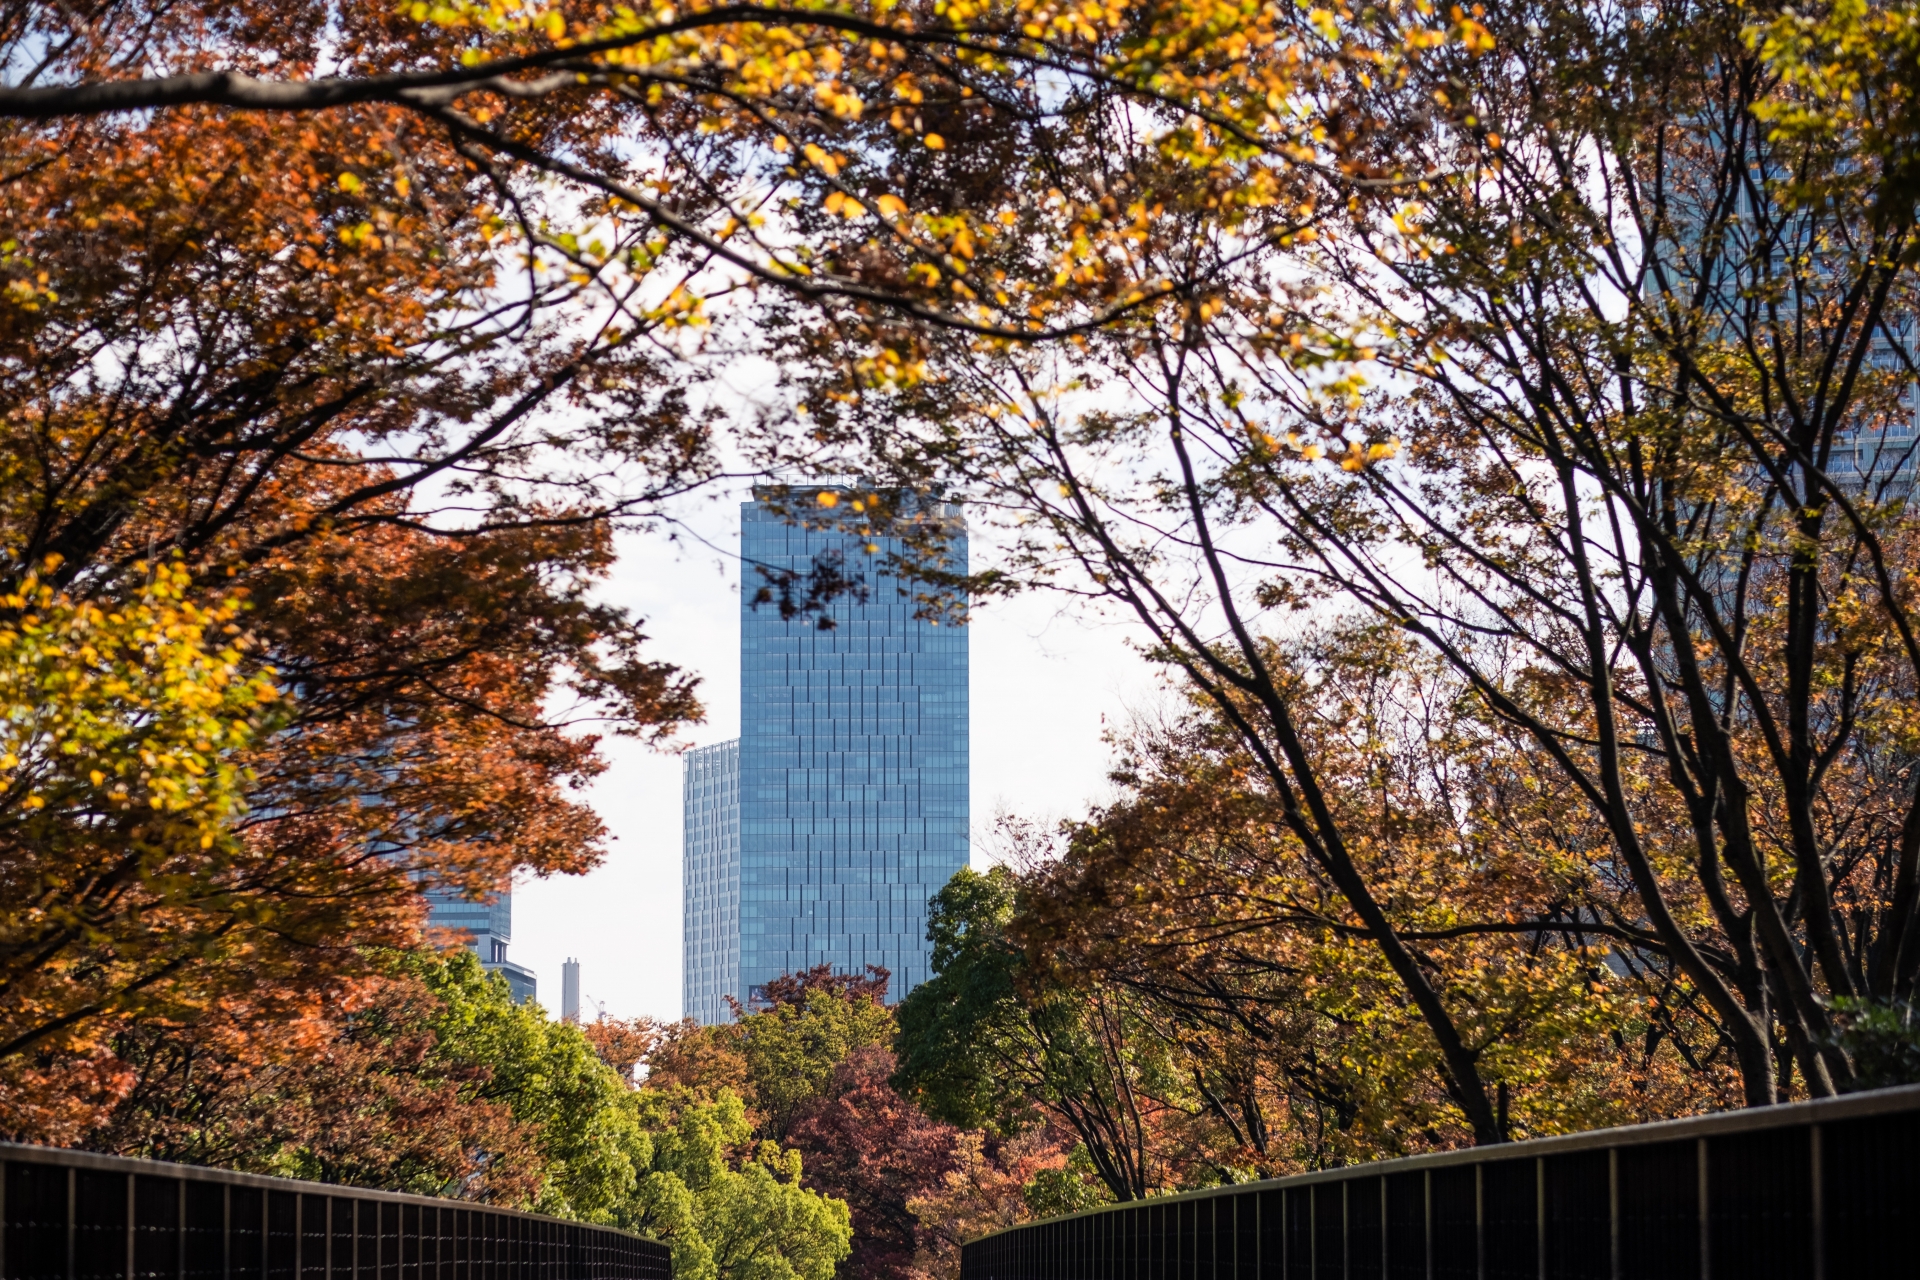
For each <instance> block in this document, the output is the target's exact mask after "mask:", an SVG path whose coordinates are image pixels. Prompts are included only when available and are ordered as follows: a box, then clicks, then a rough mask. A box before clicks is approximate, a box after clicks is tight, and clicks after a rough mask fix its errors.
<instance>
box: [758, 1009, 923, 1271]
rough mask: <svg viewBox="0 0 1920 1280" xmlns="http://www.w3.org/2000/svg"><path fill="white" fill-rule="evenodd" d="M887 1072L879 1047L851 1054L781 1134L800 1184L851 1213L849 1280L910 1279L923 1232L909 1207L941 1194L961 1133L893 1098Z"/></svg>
mask: <svg viewBox="0 0 1920 1280" xmlns="http://www.w3.org/2000/svg"><path fill="white" fill-rule="evenodd" d="M894 1065H895V1064H894V1056H893V1054H892V1053H891V1052H889V1051H888V1050H886V1049H884V1048H882V1047H880V1046H878V1045H863V1046H860V1047H858V1048H855V1049H854V1050H852V1052H850V1053H849V1054H847V1056H846V1057H844V1058H842V1059H841V1060H840V1062H839V1063H838V1064H836V1065H835V1067H834V1070H833V1075H832V1077H831V1078H830V1079H829V1080H828V1081H827V1083H826V1087H825V1088H824V1089H822V1090H821V1091H820V1093H819V1094H818V1095H816V1096H815V1097H813V1098H811V1099H809V1100H808V1101H807V1102H805V1103H803V1104H802V1105H801V1107H800V1110H799V1114H798V1116H797V1118H796V1119H795V1120H794V1122H793V1124H792V1125H791V1127H790V1129H789V1132H788V1140H789V1141H790V1142H791V1143H792V1144H793V1147H794V1149H795V1150H797V1151H799V1152H800V1153H801V1156H802V1158H803V1159H804V1160H805V1162H806V1165H805V1167H806V1175H805V1179H804V1181H805V1183H806V1185H807V1186H809V1187H811V1188H813V1189H814V1190H815V1191H818V1192H820V1193H821V1194H822V1195H827V1196H831V1197H833V1198H834V1199H836V1200H842V1201H845V1202H846V1205H847V1209H848V1211H849V1212H850V1213H851V1214H852V1225H853V1252H852V1253H851V1254H849V1255H848V1257H847V1260H846V1262H845V1263H843V1264H842V1267H843V1274H845V1275H846V1276H847V1277H849V1280H907V1277H908V1275H909V1272H910V1268H911V1266H912V1263H913V1260H914V1256H915V1254H916V1252H917V1251H918V1249H919V1234H920V1222H919V1219H918V1218H917V1217H916V1216H915V1214H914V1212H913V1210H912V1208H911V1207H910V1206H911V1203H912V1201H914V1200H916V1199H918V1198H921V1197H924V1196H927V1195H930V1194H932V1193H934V1192H935V1191H937V1190H939V1189H940V1188H941V1187H942V1185H943V1183H944V1179H945V1177H946V1175H947V1174H948V1173H949V1172H950V1171H951V1170H952V1169H953V1168H954V1163H955V1161H954V1144H955V1142H956V1141H957V1140H958V1137H959V1133H958V1131H957V1130H955V1129H954V1128H953V1127H952V1126H951V1125H946V1124H942V1123H940V1122H939V1121H936V1120H930V1119H928V1118H927V1116H926V1115H925V1114H924V1113H922V1112H921V1110H920V1109H919V1108H918V1107H916V1106H914V1105H913V1103H911V1102H909V1101H908V1100H907V1099H905V1098H903V1097H902V1096H901V1095H900V1094H899V1093H897V1092H895V1091H894V1088H893V1086H892V1085H891V1084H890V1083H889V1082H888V1077H889V1076H891V1075H892V1074H893V1070H894Z"/></svg>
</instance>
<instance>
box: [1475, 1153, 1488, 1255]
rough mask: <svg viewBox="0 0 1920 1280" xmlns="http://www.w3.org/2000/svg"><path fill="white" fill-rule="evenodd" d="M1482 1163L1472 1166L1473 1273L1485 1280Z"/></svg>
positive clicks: (1485, 1201) (1485, 1184)
mask: <svg viewBox="0 0 1920 1280" xmlns="http://www.w3.org/2000/svg"><path fill="white" fill-rule="evenodd" d="M1486 1168H1487V1166H1486V1165H1484V1164H1476V1165H1474V1166H1473V1274H1474V1275H1475V1276H1477V1277H1478V1278H1479V1280H1487V1179H1486Z"/></svg>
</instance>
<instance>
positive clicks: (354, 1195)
mask: <svg viewBox="0 0 1920 1280" xmlns="http://www.w3.org/2000/svg"><path fill="white" fill-rule="evenodd" d="M0 1224H4V1229H0V1280H671V1275H672V1271H671V1268H670V1266H669V1262H668V1252H667V1247H666V1246H665V1245H661V1244H656V1243H654V1242H652V1241H650V1240H642V1239H640V1238H639V1237H638V1236H634V1235H630V1234H628V1233H627V1232H625V1231H616V1230H614V1229H612V1228H610V1227H594V1226H587V1225H585V1224H583V1223H578V1222H564V1221H561V1220H560V1219H558V1218H547V1217H542V1216H541V1215H539V1214H535V1213H521V1212H519V1211H517V1210H512V1209H498V1208H493V1207H491V1206H487V1205H476V1204H468V1203H464V1202H461V1201H458V1200H436V1199H433V1198H431V1197H428V1196H411V1195H399V1194H396V1193H394V1192H391V1191H363V1190H359V1189H357V1188H353V1187H336V1186H328V1185H324V1184H321V1183H317V1182H294V1181H290V1180H288V1179H285V1178H263V1177H257V1176H255V1175H252V1174H245V1173H227V1172H225V1171H223V1170H219V1169H201V1168H195V1167H193V1166H190V1165H179V1164H161V1163H159V1162H157V1161H152V1160H127V1159H122V1158H120V1157H117V1156H99V1155H92V1154H89V1153H87V1152H81V1151H61V1150H56V1149H54V1148H51V1147H26V1146H15V1145H12V1144H9V1143H0Z"/></svg>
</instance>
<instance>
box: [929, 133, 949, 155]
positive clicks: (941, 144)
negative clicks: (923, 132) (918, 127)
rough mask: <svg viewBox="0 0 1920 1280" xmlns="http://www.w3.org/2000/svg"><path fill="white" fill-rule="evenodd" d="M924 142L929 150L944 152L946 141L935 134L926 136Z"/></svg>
mask: <svg viewBox="0 0 1920 1280" xmlns="http://www.w3.org/2000/svg"><path fill="white" fill-rule="evenodd" d="M926 142H927V147H928V149H929V150H932V151H945V150H946V149H947V140H946V139H945V138H943V137H941V136H940V135H939V134H937V133H930V134H928V135H927V138H926Z"/></svg>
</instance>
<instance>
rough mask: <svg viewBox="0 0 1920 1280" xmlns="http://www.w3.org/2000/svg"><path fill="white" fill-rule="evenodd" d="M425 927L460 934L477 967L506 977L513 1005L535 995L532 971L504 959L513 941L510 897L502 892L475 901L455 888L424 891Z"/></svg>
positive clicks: (507, 892) (506, 891)
mask: <svg viewBox="0 0 1920 1280" xmlns="http://www.w3.org/2000/svg"><path fill="white" fill-rule="evenodd" d="M426 896H427V927H428V928H432V929H447V930H450V931H453V932H456V933H464V934H465V935H466V937H467V945H468V946H470V947H472V948H473V950H474V952H475V953H476V954H477V955H479V957H480V964H481V967H482V968H484V969H486V970H487V972H489V973H498V974H500V975H502V976H503V977H505V978H506V980H507V989H508V990H509V991H511V992H512V993H513V1002H514V1003H515V1004H525V1003H526V1002H527V1001H529V1000H532V999H533V998H534V997H535V996H536V994H537V992H538V986H539V984H538V982H537V981H536V980H535V978H534V974H533V970H531V969H526V968H522V967H521V966H520V965H517V964H515V963H514V962H513V961H511V960H509V959H507V944H508V943H509V942H511V941H513V894H512V892H511V891H510V890H506V889H502V890H501V891H500V892H499V893H496V894H492V895H490V896H489V897H487V898H486V899H484V900H483V901H479V902H475V901H474V900H473V899H471V898H468V897H467V896H465V895H464V894H462V893H461V892H460V891H459V890H457V889H428V890H427V893H426Z"/></svg>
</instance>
